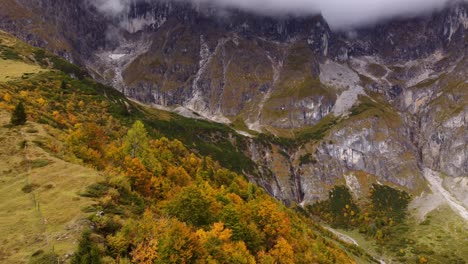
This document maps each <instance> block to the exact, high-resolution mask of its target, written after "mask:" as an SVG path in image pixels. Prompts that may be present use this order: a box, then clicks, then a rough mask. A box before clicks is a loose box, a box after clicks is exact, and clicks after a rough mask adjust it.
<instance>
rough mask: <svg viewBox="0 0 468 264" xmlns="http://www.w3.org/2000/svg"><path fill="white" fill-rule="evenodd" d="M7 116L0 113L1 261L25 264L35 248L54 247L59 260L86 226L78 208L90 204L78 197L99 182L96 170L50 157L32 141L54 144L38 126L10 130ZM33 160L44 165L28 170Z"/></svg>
mask: <svg viewBox="0 0 468 264" xmlns="http://www.w3.org/2000/svg"><path fill="white" fill-rule="evenodd" d="M9 116H10V115H9V114H8V113H6V112H4V111H1V112H0V145H1V146H2V147H1V148H0V234H2V236H1V238H0V263H25V262H27V261H28V260H29V258H30V257H31V255H32V254H33V253H34V252H36V251H37V250H40V249H42V250H44V251H46V252H47V251H50V250H51V249H54V251H55V253H57V254H58V255H60V256H63V255H64V254H69V253H72V252H73V251H74V250H75V249H76V246H77V241H78V239H79V237H80V234H81V231H82V229H83V227H84V225H85V224H86V220H85V218H86V215H85V214H84V213H83V212H82V210H81V209H82V208H83V207H86V206H89V205H90V204H91V203H92V200H90V199H88V198H84V197H80V196H79V195H78V193H79V192H80V191H83V189H84V188H85V187H86V186H88V185H90V184H92V183H95V182H97V181H99V180H102V179H101V177H100V176H99V174H98V173H97V172H96V171H94V170H92V169H89V168H85V167H82V166H79V165H75V164H71V163H68V162H65V161H63V160H60V159H58V158H55V157H53V156H52V155H51V154H49V153H48V152H46V151H45V150H43V149H41V148H40V147H38V146H37V145H36V144H34V143H32V142H33V141H36V142H37V141H42V142H47V141H53V140H55V139H54V138H53V137H51V136H50V135H49V134H48V133H47V132H46V130H45V129H44V127H43V126H42V125H39V124H36V123H32V122H28V123H27V124H26V125H25V126H23V127H19V128H9V127H6V126H5V125H6V124H8V122H9ZM28 130H37V132H36V133H27V131H28ZM24 141H26V142H27V143H26V147H25V148H24V149H22V148H21V146H22V142H24ZM38 159H40V160H48V161H49V163H48V164H47V165H45V166H42V167H38V168H34V166H31V162H32V161H34V160H38ZM26 184H33V185H34V186H35V188H34V189H33V191H32V192H30V193H25V192H24V191H23V190H22V188H23V187H24V186H25V185H26Z"/></svg>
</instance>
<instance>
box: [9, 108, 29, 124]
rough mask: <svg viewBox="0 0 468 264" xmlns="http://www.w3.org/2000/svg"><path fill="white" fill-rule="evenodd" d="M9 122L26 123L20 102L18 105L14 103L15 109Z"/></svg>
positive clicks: (24, 112)
mask: <svg viewBox="0 0 468 264" xmlns="http://www.w3.org/2000/svg"><path fill="white" fill-rule="evenodd" d="M10 123H11V124H12V125H14V126H20V125H24V124H25V123H26V111H25V110H24V105H23V103H22V102H19V103H18V105H16V107H15V110H14V111H13V114H12V115H11V121H10Z"/></svg>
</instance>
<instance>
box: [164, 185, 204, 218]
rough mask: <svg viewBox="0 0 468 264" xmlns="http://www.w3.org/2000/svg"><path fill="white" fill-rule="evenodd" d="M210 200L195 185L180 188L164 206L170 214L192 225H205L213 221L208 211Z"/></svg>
mask: <svg viewBox="0 0 468 264" xmlns="http://www.w3.org/2000/svg"><path fill="white" fill-rule="evenodd" d="M210 207H211V202H210V201H209V200H208V199H207V198H206V197H205V195H204V194H203V193H202V192H201V191H200V190H199V188H198V187H197V186H190V187H186V188H184V189H182V191H181V192H180V194H179V195H178V196H177V197H175V198H174V199H173V200H172V201H171V202H170V203H169V204H168V205H167V207H166V211H167V213H168V214H169V215H170V216H173V217H176V218H177V219H179V220H180V221H182V222H187V223H190V224H192V225H194V226H198V227H201V226H207V225H209V224H210V223H212V222H213V216H212V214H211V212H210Z"/></svg>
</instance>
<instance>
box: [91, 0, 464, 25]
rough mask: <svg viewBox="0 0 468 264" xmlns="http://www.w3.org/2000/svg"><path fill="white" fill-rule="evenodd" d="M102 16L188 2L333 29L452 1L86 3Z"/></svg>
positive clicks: (96, 0)
mask: <svg viewBox="0 0 468 264" xmlns="http://www.w3.org/2000/svg"><path fill="white" fill-rule="evenodd" d="M89 1H91V2H92V3H93V4H94V5H95V6H96V7H97V8H98V10H100V11H101V12H103V13H106V14H108V15H117V14H120V13H122V12H124V11H125V10H128V9H127V7H129V6H130V4H131V3H134V2H135V1H145V2H151V1H153V2H158V1H159V2H163V1H164V2H192V3H193V4H195V5H210V6H215V7H219V8H221V9H222V8H236V9H240V10H244V11H248V12H254V13H258V14H262V15H269V16H281V15H296V16H306V15H315V14H319V13H321V14H322V15H323V16H324V18H325V19H326V20H327V22H328V23H329V24H330V26H331V27H332V28H334V29H342V28H351V27H356V26H362V25H366V24H372V23H376V22H378V21H381V20H386V19H390V18H393V17H408V16H415V15H420V14H424V13H428V12H433V11H435V10H438V9H442V8H443V7H444V6H446V5H447V4H448V3H449V2H453V0H89ZM464 1H467V0H464Z"/></svg>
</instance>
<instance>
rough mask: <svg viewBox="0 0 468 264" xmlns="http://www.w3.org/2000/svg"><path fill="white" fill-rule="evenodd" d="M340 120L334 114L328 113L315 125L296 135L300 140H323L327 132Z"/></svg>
mask: <svg viewBox="0 0 468 264" xmlns="http://www.w3.org/2000/svg"><path fill="white" fill-rule="evenodd" d="M338 121H339V119H338V118H336V117H335V116H333V115H332V114H330V115H327V116H326V117H324V118H322V120H320V122H318V123H317V124H316V125H315V126H313V127H311V128H307V129H306V130H303V131H301V132H299V133H298V134H297V136H296V137H297V139H298V140H299V141H300V142H306V141H310V140H322V139H323V138H324V137H325V136H326V134H327V132H328V131H329V130H330V129H332V128H333V127H334V126H335V125H336V124H337V123H338Z"/></svg>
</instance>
